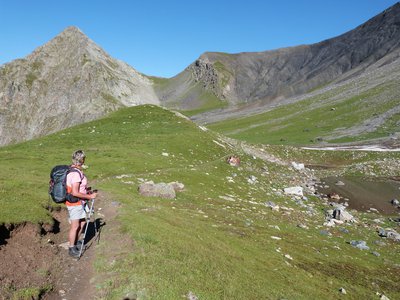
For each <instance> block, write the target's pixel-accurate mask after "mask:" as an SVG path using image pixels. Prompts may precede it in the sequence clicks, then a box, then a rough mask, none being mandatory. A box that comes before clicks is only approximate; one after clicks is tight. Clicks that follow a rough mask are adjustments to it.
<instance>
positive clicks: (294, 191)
mask: <svg viewBox="0 0 400 300" xmlns="http://www.w3.org/2000/svg"><path fill="white" fill-rule="evenodd" d="M283 192H284V193H285V194H286V195H296V196H301V197H303V188H302V187H301V186H293V187H288V188H284V189H283Z"/></svg>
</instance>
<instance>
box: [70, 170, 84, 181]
mask: <svg viewBox="0 0 400 300" xmlns="http://www.w3.org/2000/svg"><path fill="white" fill-rule="evenodd" d="M71 172H77V173H78V174H79V177H80V178H81V182H82V180H83V176H84V175H83V173H82V171H81V170H79V169H77V168H74V167H69V170H68V172H67V175H68V174H69V173H71Z"/></svg>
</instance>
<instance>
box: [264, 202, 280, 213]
mask: <svg viewBox="0 0 400 300" xmlns="http://www.w3.org/2000/svg"><path fill="white" fill-rule="evenodd" d="M265 206H266V207H270V208H271V209H272V210H274V211H279V205H276V204H275V203H274V202H272V201H267V202H265Z"/></svg>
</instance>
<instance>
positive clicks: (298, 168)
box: [292, 161, 304, 171]
mask: <svg viewBox="0 0 400 300" xmlns="http://www.w3.org/2000/svg"><path fill="white" fill-rule="evenodd" d="M292 167H293V168H294V169H296V170H298V171H301V170H304V164H298V163H296V162H294V161H292Z"/></svg>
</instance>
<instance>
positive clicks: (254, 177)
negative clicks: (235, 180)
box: [247, 175, 257, 184]
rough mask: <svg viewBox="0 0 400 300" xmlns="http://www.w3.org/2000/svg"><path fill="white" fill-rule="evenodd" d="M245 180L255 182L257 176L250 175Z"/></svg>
mask: <svg viewBox="0 0 400 300" xmlns="http://www.w3.org/2000/svg"><path fill="white" fill-rule="evenodd" d="M247 182H248V183H250V184H255V183H256V182H257V177H256V176H254V175H251V176H250V177H249V178H248V179H247Z"/></svg>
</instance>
